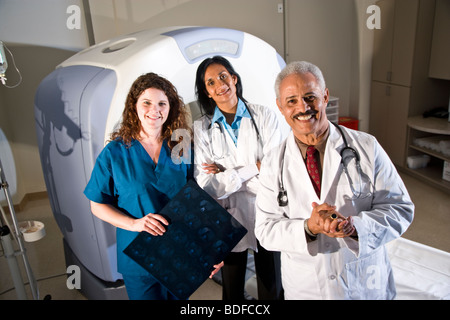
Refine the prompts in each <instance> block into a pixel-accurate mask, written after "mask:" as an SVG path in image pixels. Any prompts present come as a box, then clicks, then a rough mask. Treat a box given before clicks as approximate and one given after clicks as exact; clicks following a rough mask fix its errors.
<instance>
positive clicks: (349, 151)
mask: <svg viewBox="0 0 450 320" xmlns="http://www.w3.org/2000/svg"><path fill="white" fill-rule="evenodd" d="M332 123H333V122H332ZM333 125H334V126H335V127H336V128H337V129H338V130H339V133H340V134H341V136H342V139H343V140H344V144H345V147H344V148H342V150H341V152H340V155H341V163H342V166H343V170H344V172H345V174H346V176H347V179H348V180H349V182H350V188H351V190H352V193H353V195H354V196H355V197H356V198H360V197H361V194H362V193H361V191H359V193H358V192H357V191H356V190H355V188H354V186H353V180H352V179H351V178H350V175H349V173H348V169H347V165H348V163H350V161H351V160H352V159H355V166H356V168H357V171H358V173H359V178H360V182H361V180H362V177H361V176H362V173H361V166H360V157H359V153H358V152H357V151H356V150H355V149H353V148H352V147H350V146H349V144H348V142H347V139H346V138H345V135H344V132H343V131H342V129H341V128H340V127H339V125H337V124H336V123H333ZM284 143H285V145H284V148H283V152H282V154H281V169H280V174H279V188H280V191H279V192H278V196H277V200H278V205H279V206H280V207H285V206H287V205H288V196H287V191H286V190H285V189H284V183H283V168H284V154H285V152H286V141H285V142H284ZM360 185H361V184H360ZM370 195H371V193H370V192H369V193H368V194H366V195H365V197H367V196H370Z"/></svg>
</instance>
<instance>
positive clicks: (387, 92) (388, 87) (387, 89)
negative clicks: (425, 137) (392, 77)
mask: <svg viewBox="0 0 450 320" xmlns="http://www.w3.org/2000/svg"><path fill="white" fill-rule="evenodd" d="M386 95H387V96H388V97H390V96H391V86H386Z"/></svg>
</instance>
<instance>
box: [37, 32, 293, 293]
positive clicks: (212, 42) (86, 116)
mask: <svg viewBox="0 0 450 320" xmlns="http://www.w3.org/2000/svg"><path fill="white" fill-rule="evenodd" d="M215 55H222V56H224V57H226V58H227V59H228V60H229V61H230V62H231V64H232V65H233V67H234V68H235V70H236V71H237V72H238V73H239V74H240V75H241V78H242V84H243V93H244V97H245V98H246V99H247V100H248V101H250V102H252V103H257V104H262V105H265V106H268V107H272V108H274V109H276V111H277V114H279V116H280V118H281V114H280V113H279V111H278V109H277V106H276V102H275V93H274V82H275V78H276V76H277V74H278V73H279V71H280V70H281V69H282V68H283V67H284V66H285V62H284V60H283V59H282V58H281V57H280V56H279V54H277V52H276V50H275V49H274V48H273V47H272V46H270V45H269V44H267V43H266V42H264V41H262V40H261V39H258V38H257V37H255V36H252V35H250V34H248V33H245V32H241V31H236V30H231V29H223V28H209V27H173V28H166V29H158V30H147V31H141V32H137V33H134V34H130V35H126V36H122V37H120V38H116V39H112V40H108V41H105V42H102V43H99V44H97V45H94V46H92V47H90V48H87V49H85V50H83V51H81V52H79V53H77V54H75V55H74V56H73V57H71V58H69V59H68V60H66V61H64V62H63V63H61V64H60V65H59V66H57V68H56V70H55V71H53V72H52V73H51V74H49V75H48V76H47V77H46V78H45V79H44V80H43V81H42V82H41V84H40V85H39V87H38V90H37V92H36V96H35V117H36V129H37V136H38V143H39V152H40V156H41V162H42V168H43V173H44V177H45V182H46V186H47V191H48V194H49V199H50V203H51V206H52V210H53V214H54V217H55V219H56V221H57V223H58V226H59V228H60V229H61V232H62V234H63V236H64V248H65V255H66V264H67V265H68V266H69V265H78V266H79V267H80V268H81V291H82V292H83V293H84V294H85V295H86V296H87V297H88V298H92V299H115V298H126V293H124V290H123V285H122V282H121V281H119V280H121V278H122V276H121V275H120V274H119V273H118V272H117V268H116V239H115V228H114V227H112V226H111V225H109V224H107V223H105V222H103V221H101V220H99V219H97V218H96V217H95V216H93V215H92V214H91V212H90V206H89V201H88V199H87V198H86V197H85V196H84V194H83V190H84V188H85V186H86V184H87V182H88V180H89V178H90V175H91V172H92V169H93V167H94V163H95V160H96V158H97V156H98V154H99V153H100V151H101V150H102V149H103V147H104V145H105V143H106V142H107V141H108V139H109V137H110V133H111V132H112V131H113V129H114V128H115V126H116V125H117V124H118V123H119V121H120V117H121V114H122V111H123V108H124V103H125V98H126V95H127V93H128V91H129V89H130V86H131V84H132V83H133V82H134V80H135V79H136V78H137V77H139V76H140V75H142V74H144V73H147V72H155V73H157V74H159V75H161V76H163V77H165V78H167V79H168V80H170V81H171V82H172V83H173V84H174V85H175V87H176V88H177V90H178V92H179V94H180V95H181V96H182V98H183V100H184V102H185V103H186V104H187V105H188V106H189V107H190V110H191V116H192V119H193V120H195V119H197V118H198V117H199V116H200V115H201V113H200V109H199V107H198V106H197V104H196V102H195V101H196V97H195V89H194V88H195V74H196V70H197V67H198V65H199V64H200V63H201V62H202V61H203V60H204V59H205V58H207V57H211V56H215ZM282 123H285V121H282Z"/></svg>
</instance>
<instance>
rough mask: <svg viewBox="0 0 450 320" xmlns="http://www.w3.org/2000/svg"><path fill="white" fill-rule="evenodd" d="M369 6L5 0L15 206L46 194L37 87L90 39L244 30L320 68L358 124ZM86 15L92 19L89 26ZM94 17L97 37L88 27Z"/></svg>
mask: <svg viewBox="0 0 450 320" xmlns="http://www.w3.org/2000/svg"><path fill="white" fill-rule="evenodd" d="M370 2H371V1H370V0H338V1H336V0H284V1H283V0H227V1H223V0H133V1H127V0H0V40H3V41H4V42H5V43H6V44H7V45H8V47H9V48H10V49H11V51H13V54H14V55H15V57H16V63H17V66H18V67H19V69H20V70H21V71H22V74H23V83H22V84H21V85H20V86H19V87H18V88H15V89H6V88H4V87H3V86H0V108H1V110H0V125H1V126H2V129H3V130H4V131H5V134H6V135H7V136H8V139H10V144H11V145H12V149H13V153H14V156H15V161H16V167H17V168H16V169H17V171H18V176H19V177H18V178H19V183H18V190H19V194H18V195H16V196H15V197H14V199H15V202H17V201H20V199H22V197H23V196H24V195H25V194H26V193H32V192H38V191H44V190H45V183H44V181H43V176H42V171H41V164H40V160H39V154H38V148H37V141H36V133H35V123H34V106H33V101H34V94H35V91H36V88H37V86H38V85H39V83H40V82H41V81H42V79H43V78H44V77H45V76H46V75H47V74H49V73H50V72H51V71H52V70H53V69H54V67H55V66H56V65H58V64H59V63H60V62H62V61H64V60H65V59H66V58H67V57H69V56H71V55H72V54H73V53H74V52H76V51H79V50H81V49H83V48H86V47H88V46H89V35H92V36H93V39H94V41H95V42H96V43H98V42H101V41H103V40H106V39H110V38H112V37H116V36H119V35H122V34H127V33H131V32H134V31H139V30H143V29H148V28H156V27H165V26H174V25H179V26H184V25H191V26H193V25H195V26H214V27H226V28H232V29H238V30H242V31H245V32H248V33H251V34H253V35H255V36H257V37H259V38H261V39H263V40H265V41H266V42H268V43H269V44H271V45H272V46H273V47H275V49H276V50H277V51H278V52H279V53H280V55H282V56H285V57H286V58H287V61H288V62H289V61H293V60H299V59H301V60H310V61H312V62H314V63H316V64H318V65H319V66H320V67H321V68H322V69H323V71H324V74H325V76H326V80H327V84H328V86H329V88H330V91H331V93H332V95H334V96H338V97H339V98H340V99H341V100H340V101H341V106H340V114H341V115H352V116H356V117H358V116H359V114H362V115H364V110H365V109H366V108H368V103H366V100H367V94H368V90H369V89H368V88H369V87H370V86H369V83H365V80H364V79H365V78H367V74H368V73H369V79H370V66H369V65H370V60H369V59H368V58H367V57H370V54H371V42H372V41H371V37H372V33H373V31H368V30H366V28H365V19H366V17H367V15H366V13H365V10H366V8H367V6H366V3H370ZM279 3H281V4H282V3H284V4H285V5H286V6H285V8H286V9H287V11H286V15H284V14H283V13H278V4H279ZM361 3H362V4H361ZM72 4H75V5H77V6H79V7H80V8H81V12H82V14H81V16H82V17H81V18H82V21H81V29H80V30H69V29H68V28H67V26H66V25H65V23H66V20H67V19H68V17H69V16H70V14H68V13H67V12H66V10H67V8H68V6H69V5H72ZM83 4H86V6H83ZM85 9H86V12H87V17H88V20H85V19H84V17H85V16H84V15H85ZM285 16H286V20H285V19H284V17H285ZM19 17H20V19H19ZM89 18H90V19H92V30H91V31H90V29H89V23H86V21H88V22H89ZM25 22H26V23H25ZM284 30H286V31H287V32H286V34H285V32H284ZM285 35H286V40H287V41H285ZM285 48H286V50H285ZM262 67H263V66H262ZM14 74H15V71H14V70H13V68H12V66H11V63H10V68H9V69H8V76H10V77H11V79H13V78H14ZM11 81H12V80H11ZM364 122H365V120H364V119H362V120H361V123H362V124H363V123H364Z"/></svg>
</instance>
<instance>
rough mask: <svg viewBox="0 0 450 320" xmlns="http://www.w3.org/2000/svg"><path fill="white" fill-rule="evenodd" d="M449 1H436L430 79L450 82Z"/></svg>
mask: <svg viewBox="0 0 450 320" xmlns="http://www.w3.org/2000/svg"><path fill="white" fill-rule="evenodd" d="M449 31H450V1H448V0H437V1H436V12H435V18H434V29H433V44H432V48H431V59H430V77H433V78H439V79H446V80H450V60H449V57H450V32H449Z"/></svg>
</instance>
